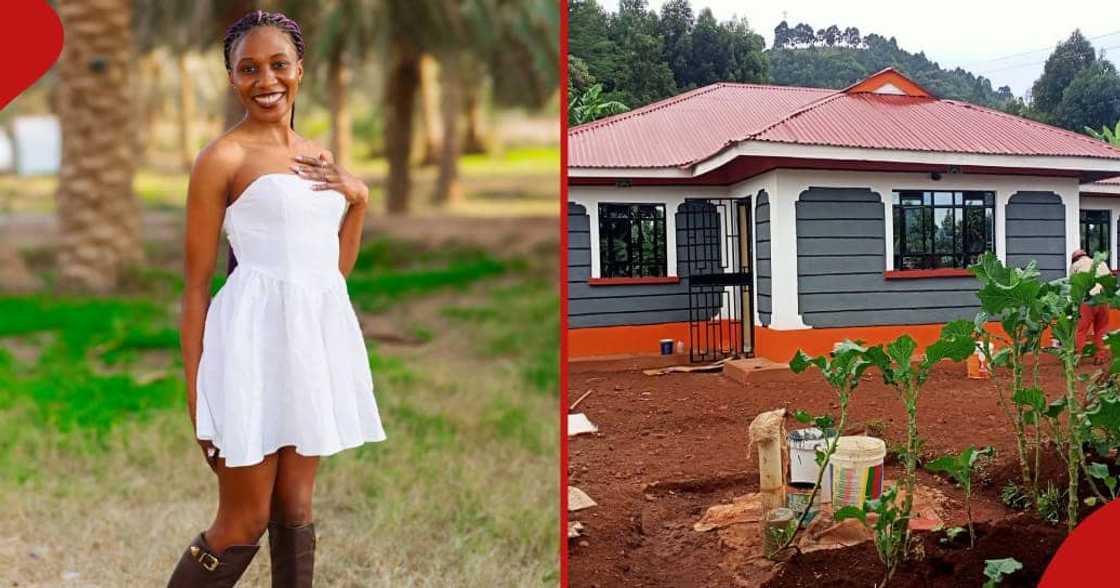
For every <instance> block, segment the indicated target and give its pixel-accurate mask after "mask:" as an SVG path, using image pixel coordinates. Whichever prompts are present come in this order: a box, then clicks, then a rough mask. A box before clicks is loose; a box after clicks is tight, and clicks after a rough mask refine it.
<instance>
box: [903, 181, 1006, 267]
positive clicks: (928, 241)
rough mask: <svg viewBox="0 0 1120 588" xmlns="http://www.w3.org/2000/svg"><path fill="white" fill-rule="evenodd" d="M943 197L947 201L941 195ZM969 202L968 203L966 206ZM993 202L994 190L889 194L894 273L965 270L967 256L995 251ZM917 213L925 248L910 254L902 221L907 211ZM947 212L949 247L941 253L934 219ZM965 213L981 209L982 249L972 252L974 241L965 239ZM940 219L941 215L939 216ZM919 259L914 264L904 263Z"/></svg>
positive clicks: (967, 220) (949, 190) (966, 229)
mask: <svg viewBox="0 0 1120 588" xmlns="http://www.w3.org/2000/svg"><path fill="white" fill-rule="evenodd" d="M946 195H947V201H945V200H946V198H945V196H946ZM970 203H971V204H970ZM997 209H998V206H997V199H996V192H995V191H994V190H961V189H940V190H939V189H932V188H923V189H897V190H893V191H892V200H891V214H892V221H893V222H892V234H891V235H889V236H888V238H890V239H891V243H892V244H893V255H892V261H893V266H894V269H893V271H892V272H891V273H892V274H894V273H896V272H903V273H904V272H930V271H934V270H936V271H952V270H959V271H966V269H967V267H968V266H969V265H970V260H969V258H970V257H973V256H979V255H981V254H982V253H983V252H985V251H991V252H995V251H996V230H997V225H998V221H997V216H996V215H997ZM912 210H917V211H921V212H919V215H920V216H921V217H922V218H923V224H925V225H927V227H926V228H925V230H924V231H923V234H922V235H921V240H922V241H924V245H925V247H923V248H922V249H921V250H919V251H913V250H911V249H910V248H908V247H907V231H906V228H907V227H906V225H907V223H906V218H907V212H908V211H912ZM946 210H947V211H949V214H950V215H952V218H953V224H952V226H953V231H952V246H951V248H949V249H948V250H943V249H942V248H940V247H939V246H938V233H939V232H940V231H939V230H938V228H937V217H938V211H946ZM968 210H982V211H984V212H983V215H984V217H985V221H984V223H983V225H984V226H983V229H982V230H983V231H984V242H983V246H982V247H980V248H979V249H976V248H975V247H974V246H973V244H974V242H973V241H972V240H970V239H967V236H968V234H969V233H970V231H969V229H970V224H971V223H969V215H968V214H967V212H966V211H968ZM942 218H944V216H942ZM916 258H917V259H920V260H921V261H919V262H918V264H917V265H916V266H915V264H913V263H911V264H909V265H910V267H907V263H906V261H907V260H913V259H916ZM945 258H951V259H952V263H951V264H945V263H943V260H944V259H945Z"/></svg>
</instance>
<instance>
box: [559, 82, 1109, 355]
mask: <svg viewBox="0 0 1120 588" xmlns="http://www.w3.org/2000/svg"><path fill="white" fill-rule="evenodd" d="M567 138H568V171H567V173H568V184H569V189H568V219H567V230H568V280H569V283H568V312H569V314H568V325H569V331H568V337H569V341H568V343H569V355H570V357H572V358H579V357H588V356H606V355H615V354H632V353H657V352H658V349H659V347H660V345H659V344H660V342H661V341H662V340H671V341H673V342H674V345H675V346H681V345H683V346H684V347H685V348H686V349H687V350H688V352H689V355H690V358H691V359H692V360H693V361H703V360H710V359H716V358H720V357H725V356H727V355H738V354H753V355H757V356H761V357H766V358H769V359H773V360H775V361H781V362H785V361H788V360H789V358H790V357H791V355H792V354H793V352H794V351H795V350H796V349H797V348H802V349H805V350H806V351H808V352H812V353H824V352H827V351H828V350H830V349H831V348H832V345H833V343H834V342H836V341H840V340H842V339H844V338H859V339H863V340H864V341H867V342H869V343H877V342H883V341H888V340H891V339H893V338H894V337H896V336H897V335H899V334H901V333H902V332H907V333H910V334H911V335H912V336H914V337H915V338H916V339H917V340H918V341H919V342H920V343H922V344H926V343H928V342H930V341H932V340H934V339H936V337H937V335H938V333H939V332H940V327H941V325H942V324H944V323H945V322H947V321H949V320H953V319H956V318H972V317H973V316H974V315H975V313H976V312H977V310H978V308H979V305H978V299H977V298H976V296H975V292H976V287H977V282H976V280H975V278H974V277H972V276H971V274H970V273H969V272H968V271H967V270H966V269H965V268H967V266H968V265H969V264H970V263H972V262H973V261H974V260H975V259H976V257H977V256H978V255H979V254H980V253H981V252H983V251H986V250H991V251H994V252H995V253H996V255H998V256H999V257H1000V258H1001V259H1002V260H1003V261H1004V262H1006V263H1009V264H1014V265H1025V264H1026V263H1027V262H1029V261H1030V260H1035V261H1037V262H1038V266H1039V268H1040V270H1041V272H1042V274H1043V276H1044V277H1046V278H1049V279H1053V278H1057V277H1061V276H1064V275H1065V274H1066V271H1067V266H1068V260H1069V256H1070V254H1071V253H1072V252H1073V250H1074V249H1077V248H1078V247H1084V248H1085V249H1087V250H1101V251H1109V252H1110V254H1111V262H1112V265H1113V267H1116V264H1117V259H1118V257H1117V241H1120V233H1118V230H1117V229H1118V226H1117V223H1118V220H1120V179H1110V178H1116V177H1118V176H1120V149H1117V148H1115V147H1112V146H1110V145H1107V144H1105V143H1103V142H1101V141H1097V140H1094V139H1091V138H1089V137H1086V136H1083V135H1079V134H1077V133H1073V132H1070V131H1066V130H1063V129H1058V128H1055V127H1050V126H1047V125H1044V124H1040V123H1037V122H1035V121H1031V120H1027V119H1023V118H1019V117H1015V116H1011V115H1008V114H1005V113H1002V112H999V111H995V110H991V109H988V108H983V107H980V106H976V105H973V104H968V103H966V102H961V101H957V100H945V99H939V98H937V97H935V96H933V95H931V94H930V93H929V92H928V91H926V90H925V89H923V88H922V87H921V86H919V85H918V84H916V83H915V82H913V81H912V80H910V79H908V78H906V77H905V76H903V75H902V74H900V73H899V72H897V71H895V70H893V69H886V70H883V71H881V72H878V73H876V74H874V75H872V76H870V77H868V78H867V79H865V80H863V81H861V82H859V83H857V84H854V85H852V86H850V87H848V88H845V89H843V90H838V91H837V90H827V89H818V88H799V87H779V86H766V85H756V84H731V83H720V84H715V85H711V86H706V87H703V88H699V89H696V90H693V91H690V92H686V93H684V94H681V95H679V96H676V97H673V98H670V99H667V100H663V101H661V102H657V103H654V104H651V105H648V106H645V107H643V108H639V109H636V110H633V111H631V112H627V113H624V114H620V115H616V116H613V117H609V118H605V119H602V120H599V121H595V122H592V123H589V124H586V125H582V126H578V127H574V128H571V129H569V130H568V137H567ZM678 348H679V347H678Z"/></svg>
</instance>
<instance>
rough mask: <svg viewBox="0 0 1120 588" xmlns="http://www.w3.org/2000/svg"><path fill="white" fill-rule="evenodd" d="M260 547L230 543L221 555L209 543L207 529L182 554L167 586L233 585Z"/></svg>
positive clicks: (229, 587) (220, 587)
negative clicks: (206, 534)
mask: <svg viewBox="0 0 1120 588" xmlns="http://www.w3.org/2000/svg"><path fill="white" fill-rule="evenodd" d="M260 547H261V546H260V545H230V546H229V547H227V548H226V549H225V550H224V551H223V552H222V553H221V555H220V556H219V555H216V554H215V553H214V550H213V549H210V545H209V544H207V543H206V537H205V531H203V532H202V533H199V534H198V536H196V537H195V538H194V541H191V544H190V546H188V547H187V549H186V551H184V552H183V555H182V556H180V557H179V563H178V564H177V565H176V566H175V571H174V572H172V573H171V579H170V580H168V582H167V588H233V586H234V585H236V584H237V581H238V580H239V579H241V575H242V574H244V573H245V569H246V568H248V567H249V563H250V562H252V561H253V557H254V556H255V555H257V550H258V549H260Z"/></svg>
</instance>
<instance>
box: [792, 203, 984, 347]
mask: <svg viewBox="0 0 1120 588" xmlns="http://www.w3.org/2000/svg"><path fill="white" fill-rule="evenodd" d="M885 231H886V226H885V222H884V219H883V203H882V200H881V198H880V196H879V194H876V193H874V192H872V191H871V190H869V189H867V188H810V189H809V190H806V191H805V192H802V194H801V197H800V199H799V201H798V202H797V280H798V285H799V294H798V298H797V299H798V304H799V308H800V312H801V316H802V320H803V321H804V322H805V324H806V325H809V326H812V327H853V326H873V325H903V324H923V323H941V322H946V321H950V320H953V319H958V318H972V317H973V316H975V314H976V312H977V311H978V310H979V308H980V304H979V300H978V299H977V298H976V287H977V282H976V280H975V279H974V278H930V279H914V280H887V279H884V278H883V272H884V270H885V269H886V245H885V242H884V236H885Z"/></svg>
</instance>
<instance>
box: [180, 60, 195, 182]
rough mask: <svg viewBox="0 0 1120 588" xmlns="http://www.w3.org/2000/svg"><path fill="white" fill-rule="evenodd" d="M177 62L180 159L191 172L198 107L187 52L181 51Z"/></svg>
mask: <svg viewBox="0 0 1120 588" xmlns="http://www.w3.org/2000/svg"><path fill="white" fill-rule="evenodd" d="M175 62H176V65H177V66H178V68H179V159H180V160H181V163H182V166H183V169H184V170H186V171H188V172H189V171H190V170H191V166H193V165H194V156H195V153H194V119H195V116H197V113H198V109H197V108H195V102H194V81H193V80H192V79H191V72H190V68H189V67H187V66H188V63H187V55H186V52H184V51H180V52H179V54H178V56H177V57H176V59H175Z"/></svg>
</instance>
